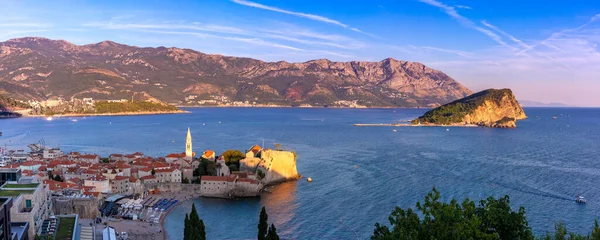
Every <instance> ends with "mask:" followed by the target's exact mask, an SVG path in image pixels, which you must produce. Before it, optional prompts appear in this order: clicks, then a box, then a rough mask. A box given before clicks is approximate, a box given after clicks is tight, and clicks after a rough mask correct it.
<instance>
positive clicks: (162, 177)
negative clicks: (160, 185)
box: [154, 168, 181, 183]
mask: <svg viewBox="0 0 600 240" xmlns="http://www.w3.org/2000/svg"><path fill="white" fill-rule="evenodd" d="M154 177H156V179H158V182H179V183H180V182H181V170H179V169H176V168H167V169H155V170H154Z"/></svg>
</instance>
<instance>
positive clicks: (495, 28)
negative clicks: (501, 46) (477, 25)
mask: <svg viewBox="0 0 600 240" xmlns="http://www.w3.org/2000/svg"><path fill="white" fill-rule="evenodd" d="M481 24H483V25H484V26H486V27H488V28H490V29H492V30H494V31H496V32H498V33H500V34H502V35H504V36H506V37H508V38H509V39H510V40H512V41H513V42H515V43H517V44H519V45H520V46H521V47H524V48H528V47H529V45H527V44H525V43H524V42H523V41H521V40H519V39H517V38H516V37H514V36H513V35H510V34H508V33H506V32H505V31H502V30H501V29H499V28H498V27H496V26H494V25H492V24H490V23H488V22H486V21H485V20H483V21H481Z"/></svg>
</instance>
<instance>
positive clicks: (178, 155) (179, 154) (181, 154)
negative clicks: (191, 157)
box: [167, 153, 185, 158]
mask: <svg viewBox="0 0 600 240" xmlns="http://www.w3.org/2000/svg"><path fill="white" fill-rule="evenodd" d="M167 157H168V158H182V157H185V153H171V154H169V155H167Z"/></svg>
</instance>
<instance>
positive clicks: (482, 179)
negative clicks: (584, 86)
mask: <svg viewBox="0 0 600 240" xmlns="http://www.w3.org/2000/svg"><path fill="white" fill-rule="evenodd" d="M186 110H189V111H191V113H190V114H178V115H145V116H110V117H85V118H82V117H81V118H55V119H53V120H52V121H47V120H45V119H43V118H20V119H6V120H1V121H0V131H1V132H3V136H2V137H0V144H2V145H4V144H7V145H8V147H9V148H25V147H26V145H27V144H29V143H34V142H38V141H43V142H45V144H46V145H48V146H53V147H56V146H60V147H61V148H62V149H63V150H64V151H67V152H68V151H79V152H86V153H98V154H100V155H102V156H107V155H108V154H111V153H133V152H136V151H141V152H143V153H145V154H146V155H150V156H165V155H167V154H169V153H179V152H183V151H184V148H185V134H186V131H187V128H188V127H190V128H191V132H192V136H193V146H194V151H196V152H197V153H199V152H202V151H204V150H207V149H213V150H215V151H216V152H222V151H225V150H227V149H247V148H249V147H250V146H252V145H254V144H262V143H263V140H264V144H265V146H267V147H273V145H274V143H280V144H282V145H283V146H284V148H287V149H290V150H294V151H296V152H297V154H298V156H299V157H298V171H299V172H300V173H301V174H302V175H303V176H304V177H305V178H306V177H311V178H312V179H313V182H312V183H308V182H307V181H306V179H301V180H299V181H294V182H288V183H285V184H281V185H278V186H276V187H273V188H272V189H270V191H271V192H272V193H271V194H263V195H262V196H261V197H260V198H256V199H236V200H223V199H196V200H194V201H195V203H196V206H197V208H198V212H199V214H200V217H201V218H202V219H203V220H204V222H205V225H206V232H207V236H208V239H253V238H256V231H257V228H256V226H257V224H258V215H259V212H260V208H261V207H262V206H265V207H266V208H267V211H268V213H269V221H270V222H273V223H275V225H276V226H277V229H278V233H280V236H282V237H283V238H286V239H287V238H292V239H368V237H369V236H370V235H371V233H372V231H373V225H374V224H375V222H387V217H388V215H389V214H390V212H391V211H392V209H393V207H394V206H401V207H404V208H406V207H414V205H415V203H416V202H417V201H422V199H423V196H425V195H426V194H427V193H428V192H429V191H430V190H431V189H432V187H436V188H437V189H438V190H440V192H441V194H442V199H443V200H449V199H451V198H456V199H459V200H462V199H464V198H465V197H469V198H471V199H475V200H479V199H483V198H487V197H488V196H496V197H499V196H503V195H509V196H510V199H511V204H512V206H513V208H515V209H516V208H517V207H518V206H524V207H525V209H526V212H527V218H528V220H529V224H530V226H531V227H532V228H533V230H534V232H535V233H536V234H543V233H545V232H547V231H553V229H554V223H555V222H557V221H563V222H565V224H566V225H567V228H568V229H569V230H570V231H575V232H580V233H587V232H589V231H590V230H591V228H592V225H593V221H594V219H597V218H600V204H599V201H600V192H599V190H598V187H597V185H598V183H600V166H599V165H598V162H599V160H600V109H588V108H526V109H525V112H526V113H527V115H528V116H529V118H528V119H526V120H523V121H520V122H518V128H517V129H488V128H449V129H448V130H447V129H446V128H440V127H433V128H430V127H398V128H391V127H354V126H352V124H354V123H391V122H393V121H397V120H410V119H413V118H415V117H417V116H419V115H420V114H422V113H424V112H425V111H426V110H425V109H326V108H325V109H324V108H318V109H317V108H314V109H304V108H191V109H186ZM553 116H556V117H557V118H556V119H553V118H552V117H553ZM219 122H221V123H219ZM393 129H396V130H397V132H394V131H392V130H393ZM42 139H43V140H42ZM578 194H581V195H583V196H585V197H586V198H587V199H588V203H587V204H585V205H580V204H576V203H575V202H574V198H575V196H576V195H578ZM190 207H191V202H187V203H184V204H182V205H179V206H178V207H176V208H175V209H173V211H172V212H171V214H169V216H167V219H166V221H165V227H166V231H167V235H168V238H169V239H181V238H182V234H183V217H184V215H185V213H187V212H189V210H190Z"/></svg>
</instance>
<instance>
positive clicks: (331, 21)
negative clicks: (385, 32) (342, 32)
mask: <svg viewBox="0 0 600 240" xmlns="http://www.w3.org/2000/svg"><path fill="white" fill-rule="evenodd" d="M231 1H232V2H234V3H237V4H240V5H244V6H248V7H253V8H259V9H263V10H268V11H273V12H278V13H283V14H288V15H292V16H296V17H301V18H306V19H310V20H314V21H319V22H323V23H329V24H333V25H337V26H340V27H343V28H347V29H349V30H351V31H354V32H358V33H362V34H365V35H368V36H372V37H375V35H373V34H370V33H367V32H364V31H362V30H360V29H358V28H355V27H350V26H349V25H348V24H345V23H342V22H340V21H338V20H334V19H331V18H328V17H324V16H319V15H315V14H310V13H301V12H294V11H290V10H285V9H281V8H278V7H273V6H267V5H264V4H260V3H257V2H251V1H247V0H231Z"/></svg>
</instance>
